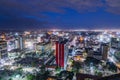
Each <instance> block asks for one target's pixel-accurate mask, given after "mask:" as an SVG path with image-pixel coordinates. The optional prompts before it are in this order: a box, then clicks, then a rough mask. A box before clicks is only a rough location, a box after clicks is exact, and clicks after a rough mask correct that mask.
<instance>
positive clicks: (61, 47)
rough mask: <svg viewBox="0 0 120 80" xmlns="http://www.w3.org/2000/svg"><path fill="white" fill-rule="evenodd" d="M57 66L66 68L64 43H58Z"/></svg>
mask: <svg viewBox="0 0 120 80" xmlns="http://www.w3.org/2000/svg"><path fill="white" fill-rule="evenodd" d="M56 64H57V66H59V67H64V43H62V42H58V41H57V42H56Z"/></svg>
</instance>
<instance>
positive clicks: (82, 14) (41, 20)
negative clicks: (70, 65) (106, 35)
mask: <svg viewBox="0 0 120 80" xmlns="http://www.w3.org/2000/svg"><path fill="white" fill-rule="evenodd" d="M118 28H119V29H120V0H0V29H118Z"/></svg>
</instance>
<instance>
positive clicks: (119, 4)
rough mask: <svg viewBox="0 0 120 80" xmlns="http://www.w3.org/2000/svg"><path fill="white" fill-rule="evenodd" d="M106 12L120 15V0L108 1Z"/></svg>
mask: <svg viewBox="0 0 120 80" xmlns="http://www.w3.org/2000/svg"><path fill="white" fill-rule="evenodd" d="M106 11H108V12H111V13H114V14H120V0H106Z"/></svg>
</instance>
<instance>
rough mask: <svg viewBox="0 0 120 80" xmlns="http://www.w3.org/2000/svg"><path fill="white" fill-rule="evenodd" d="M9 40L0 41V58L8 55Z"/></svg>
mask: <svg viewBox="0 0 120 80" xmlns="http://www.w3.org/2000/svg"><path fill="white" fill-rule="evenodd" d="M7 55H8V54H7V42H6V41H0V59H3V58H6V57H7Z"/></svg>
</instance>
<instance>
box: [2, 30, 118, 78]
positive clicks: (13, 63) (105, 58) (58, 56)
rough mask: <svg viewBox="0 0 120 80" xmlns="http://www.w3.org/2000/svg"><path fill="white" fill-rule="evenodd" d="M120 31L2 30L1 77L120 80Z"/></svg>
mask: <svg viewBox="0 0 120 80" xmlns="http://www.w3.org/2000/svg"><path fill="white" fill-rule="evenodd" d="M119 37H120V32H119V31H116V32H115V31H107V30H106V31H104V30H103V31H102V30H101V31H95V30H94V31H59V30H53V31H52V30H51V31H42V30H40V31H23V32H4V33H3V32H1V33H0V80H83V79H84V80H96V79H97V80H102V79H103V80H119V79H120V74H119V72H120V61H119V60H120V51H119V50H120V38H119Z"/></svg>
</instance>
